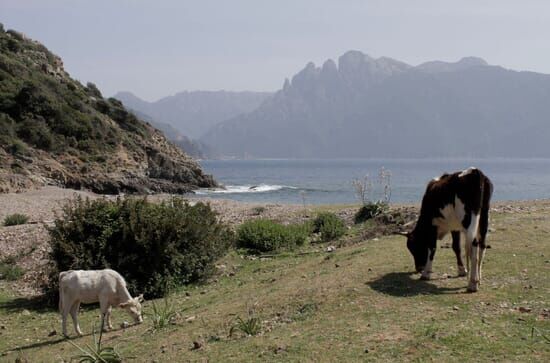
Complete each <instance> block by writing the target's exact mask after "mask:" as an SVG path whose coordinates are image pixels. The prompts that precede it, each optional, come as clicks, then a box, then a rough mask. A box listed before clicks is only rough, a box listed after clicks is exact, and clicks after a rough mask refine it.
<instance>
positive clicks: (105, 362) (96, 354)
mask: <svg viewBox="0 0 550 363" xmlns="http://www.w3.org/2000/svg"><path fill="white" fill-rule="evenodd" d="M102 321H103V319H102ZM92 335H93V339H94V344H93V346H90V345H89V344H86V347H81V346H79V345H78V344H76V343H73V342H72V341H70V340H69V343H71V344H72V345H73V346H74V347H75V348H77V349H78V350H80V352H81V353H82V354H79V355H76V356H74V357H73V358H72V359H71V362H72V361H73V360H77V361H78V362H79V363H99V362H101V363H120V362H122V357H121V356H120V354H118V352H117V351H116V349H115V348H114V347H102V346H101V338H102V336H103V323H102V324H101V330H100V331H99V339H96V335H95V328H94V330H93V334H92Z"/></svg>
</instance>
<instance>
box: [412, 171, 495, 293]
mask: <svg viewBox="0 0 550 363" xmlns="http://www.w3.org/2000/svg"><path fill="white" fill-rule="evenodd" d="M492 192H493V184H492V183H491V181H490V180H489V178H487V177H486V176H485V175H484V174H483V173H482V172H481V170H479V169H476V168H469V169H467V170H464V171H462V172H456V173H453V174H444V175H442V176H440V177H439V178H436V179H433V180H432V181H430V182H429V183H428V187H427V188H426V192H425V194H424V197H423V198H422V206H421V209H420V216H419V218H418V221H417V222H416V226H415V228H414V230H413V231H412V232H409V233H407V234H406V235H407V248H408V249H409V251H410V252H411V254H412V255H413V257H414V264H415V267H416V270H417V272H422V276H421V279H424V280H429V279H430V275H431V273H432V263H433V259H434V255H435V249H436V241H437V240H438V239H442V238H443V237H444V236H445V235H447V234H448V233H449V232H451V233H452V237H453V250H454V252H455V254H456V259H457V265H458V273H459V275H460V276H466V274H467V270H466V268H465V267H464V264H463V263H462V258H461V256H460V235H461V234H464V236H465V240H466V241H465V247H466V265H468V263H470V282H469V284H468V291H471V292H475V291H477V290H478V288H479V282H480V280H481V264H482V262H483V257H484V255H485V249H486V245H485V238H486V236H487V229H488V226H489V203H490V200H491V195H492Z"/></svg>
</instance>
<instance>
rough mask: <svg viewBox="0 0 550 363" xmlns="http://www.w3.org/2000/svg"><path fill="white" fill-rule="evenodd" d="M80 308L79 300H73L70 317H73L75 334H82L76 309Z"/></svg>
mask: <svg viewBox="0 0 550 363" xmlns="http://www.w3.org/2000/svg"><path fill="white" fill-rule="evenodd" d="M79 308H80V301H78V300H77V301H75V302H74V303H73V305H72V306H71V317H72V318H73V325H74V331H75V332H76V334H78V335H80V336H82V331H81V330H80V325H79V324H78V309H79Z"/></svg>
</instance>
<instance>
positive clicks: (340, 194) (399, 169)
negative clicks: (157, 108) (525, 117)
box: [199, 159, 550, 204]
mask: <svg viewBox="0 0 550 363" xmlns="http://www.w3.org/2000/svg"><path fill="white" fill-rule="evenodd" d="M201 165H202V166H203V168H204V169H205V171H206V172H207V173H210V174H213V175H214V177H215V178H216V179H217V180H218V181H219V182H221V183H222V184H224V185H225V186H226V190H201V191H199V194H202V195H207V196H212V197H215V198H229V199H235V200H240V201H251V202H273V203H302V195H305V199H306V203H307V204H334V203H351V202H356V201H357V198H356V196H355V192H354V188H353V186H352V184H351V182H352V180H353V179H354V178H363V177H364V176H365V175H366V174H368V175H370V177H371V179H372V181H373V184H374V188H373V193H372V194H373V199H375V200H376V199H379V198H381V196H382V191H381V188H379V187H377V178H378V173H379V170H380V168H382V167H384V168H385V169H387V170H389V171H391V174H392V178H391V186H392V194H391V202H396V203H399V202H419V201H420V199H421V198H422V194H423V192H424V190H425V187H426V183H427V182H428V181H429V180H430V179H432V178H433V177H435V176H438V175H441V174H442V173H443V172H452V171H456V170H463V169H466V168H468V167H470V166H476V167H478V168H480V169H481V170H483V172H484V173H485V174H486V175H488V176H489V178H491V180H492V181H493V184H494V185H495V192H494V196H493V198H494V200H525V199H541V198H549V197H550V159H479V160H475V159H450V160H448V159H443V160H441V159H439V160H435V159H434V160H426V159H422V160H410V159H408V160H401V159H362V160H358V159H346V160H204V161H201Z"/></svg>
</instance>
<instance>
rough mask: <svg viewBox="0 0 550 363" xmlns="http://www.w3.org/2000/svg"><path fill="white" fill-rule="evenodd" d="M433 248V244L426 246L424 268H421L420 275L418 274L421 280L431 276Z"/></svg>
mask: <svg viewBox="0 0 550 363" xmlns="http://www.w3.org/2000/svg"><path fill="white" fill-rule="evenodd" d="M435 249H436V246H435V245H434V246H431V248H428V259H427V261H426V265H425V266H424V270H422V275H421V276H420V279H421V280H430V279H431V278H432V264H433V261H434V256H435Z"/></svg>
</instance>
